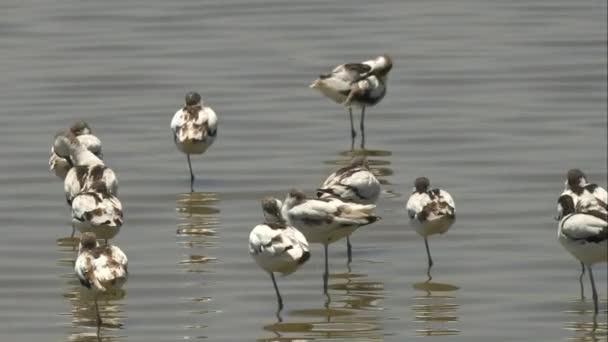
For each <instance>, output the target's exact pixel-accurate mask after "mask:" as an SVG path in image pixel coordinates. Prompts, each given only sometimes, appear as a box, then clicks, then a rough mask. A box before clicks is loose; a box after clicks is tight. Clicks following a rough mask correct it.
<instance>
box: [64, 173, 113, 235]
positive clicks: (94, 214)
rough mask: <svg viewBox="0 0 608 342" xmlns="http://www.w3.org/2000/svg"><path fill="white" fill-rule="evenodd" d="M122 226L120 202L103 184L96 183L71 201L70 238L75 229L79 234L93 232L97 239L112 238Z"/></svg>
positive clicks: (100, 182)
mask: <svg viewBox="0 0 608 342" xmlns="http://www.w3.org/2000/svg"><path fill="white" fill-rule="evenodd" d="M122 224H123V211H122V204H121V203H120V200H119V199H118V198H117V197H116V196H114V195H112V194H111V193H110V192H109V191H108V189H107V187H106V185H105V183H104V182H102V181H96V182H95V183H93V184H92V185H91V186H90V187H89V188H88V190H87V191H86V192H82V193H80V194H78V195H77V196H76V197H74V200H73V201H72V228H73V229H72V236H74V232H75V230H76V229H78V231H80V232H81V233H87V232H94V233H95V235H96V236H97V238H99V239H101V240H105V243H106V244H107V243H108V240H109V239H112V238H114V237H115V236H116V235H117V234H118V232H119V231H120V228H121V227H122Z"/></svg>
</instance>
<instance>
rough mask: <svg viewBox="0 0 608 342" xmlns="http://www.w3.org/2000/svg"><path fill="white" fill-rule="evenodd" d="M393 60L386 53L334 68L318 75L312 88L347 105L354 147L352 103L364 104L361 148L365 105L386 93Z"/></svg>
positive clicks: (354, 132)
mask: <svg viewBox="0 0 608 342" xmlns="http://www.w3.org/2000/svg"><path fill="white" fill-rule="evenodd" d="M392 67H393V61H392V59H391V58H390V57H389V56H388V55H386V54H384V55H382V56H379V57H377V58H375V59H372V60H368V61H364V62H361V63H347V64H341V65H338V66H337V67H335V68H334V69H333V70H332V72H331V73H329V74H322V75H319V78H318V79H316V80H315V81H314V82H313V83H312V84H311V85H310V88H313V89H317V90H319V91H320V92H321V93H322V94H323V95H325V96H326V97H328V98H330V99H332V100H334V101H335V102H337V103H341V104H343V105H344V106H345V107H347V108H348V115H349V118H350V131H351V150H352V149H354V146H355V137H356V136H357V132H356V131H355V126H354V124H353V108H352V107H353V105H354V106H358V107H361V123H360V129H361V148H362V149H364V148H365V108H366V107H368V106H373V105H375V104H377V103H378V102H380V100H382V99H383V98H384V95H386V89H387V83H386V81H387V78H388V73H389V71H390V70H391V68H392Z"/></svg>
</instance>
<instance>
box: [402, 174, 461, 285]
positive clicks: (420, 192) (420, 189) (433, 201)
mask: <svg viewBox="0 0 608 342" xmlns="http://www.w3.org/2000/svg"><path fill="white" fill-rule="evenodd" d="M405 208H406V210H407V215H408V216H409V218H410V225H411V226H412V227H413V228H414V229H415V230H416V232H417V233H418V234H419V235H421V236H422V237H423V238H424V245H425V247H426V254H427V261H428V269H427V274H428V275H429V277H430V271H431V267H433V258H432V257H431V250H430V247H429V242H428V237H429V236H430V235H434V234H444V233H445V232H447V231H448V230H449V229H450V227H451V226H452V224H453V223H454V221H455V219H456V204H455V203H454V199H453V198H452V196H451V195H450V194H449V193H448V192H447V191H445V190H442V189H431V182H430V180H429V179H428V178H426V177H418V178H416V180H415V181H414V190H413V191H412V194H411V195H410V198H409V199H408V200H407V203H406V205H405Z"/></svg>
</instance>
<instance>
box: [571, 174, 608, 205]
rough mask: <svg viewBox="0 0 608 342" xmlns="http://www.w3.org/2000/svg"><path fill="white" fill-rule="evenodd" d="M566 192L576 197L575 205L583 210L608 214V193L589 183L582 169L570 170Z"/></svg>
mask: <svg viewBox="0 0 608 342" xmlns="http://www.w3.org/2000/svg"><path fill="white" fill-rule="evenodd" d="M564 191H571V192H572V193H573V194H574V195H576V198H575V199H576V201H575V204H577V205H578V206H582V207H583V208H582V209H581V210H584V211H586V212H588V213H589V212H593V211H596V212H599V213H601V214H604V215H605V214H608V192H606V189H604V188H602V187H601V186H599V185H597V184H594V183H589V182H588V181H587V176H586V175H585V173H583V171H581V170H580V169H571V170H568V173H567V174H566V181H565V188H564Z"/></svg>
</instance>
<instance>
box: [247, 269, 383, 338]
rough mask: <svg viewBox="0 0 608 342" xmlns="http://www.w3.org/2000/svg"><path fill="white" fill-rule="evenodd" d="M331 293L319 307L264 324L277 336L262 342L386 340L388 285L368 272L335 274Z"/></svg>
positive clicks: (289, 314) (330, 289) (293, 313)
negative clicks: (384, 323)
mask: <svg viewBox="0 0 608 342" xmlns="http://www.w3.org/2000/svg"><path fill="white" fill-rule="evenodd" d="M330 278H331V279H332V280H333V281H332V285H330V286H329V293H328V295H327V296H326V297H325V301H324V302H323V303H320V307H319V308H315V309H300V310H293V311H289V312H288V313H287V314H283V317H282V318H283V321H282V322H280V321H277V322H276V323H274V324H271V325H267V326H265V327H264V330H265V331H268V332H272V333H273V334H274V336H273V337H267V338H260V339H258V341H298V340H300V341H301V340H313V339H322V340H333V339H335V340H341V341H382V340H383V331H382V324H381V320H382V317H381V315H380V311H382V310H383V307H382V299H383V291H384V284H383V283H381V282H375V281H372V280H369V279H368V278H367V276H366V275H364V274H355V273H351V272H348V273H343V274H332V275H330Z"/></svg>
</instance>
